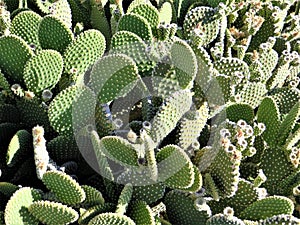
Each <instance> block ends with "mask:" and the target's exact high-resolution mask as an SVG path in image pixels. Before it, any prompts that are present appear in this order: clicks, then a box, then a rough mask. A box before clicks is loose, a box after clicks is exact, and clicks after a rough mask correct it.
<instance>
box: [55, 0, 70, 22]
mask: <svg viewBox="0 0 300 225" xmlns="http://www.w3.org/2000/svg"><path fill="white" fill-rule="evenodd" d="M50 14H52V15H53V16H55V17H56V18H58V19H60V20H61V21H63V22H64V24H66V26H67V27H69V28H72V12H71V8H70V5H69V2H68V0H59V1H55V2H54V3H53V4H52V5H51V10H50Z"/></svg>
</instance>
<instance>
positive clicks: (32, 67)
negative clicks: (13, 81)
mask: <svg viewBox="0 0 300 225" xmlns="http://www.w3.org/2000/svg"><path fill="white" fill-rule="evenodd" d="M62 71H63V58H62V56H61V55H60V54H59V52H57V51H54V50H42V51H40V52H39V53H38V54H37V55H35V56H33V57H31V58H30V60H28V62H27V63H26V65H25V68H24V81H25V84H26V86H27V88H28V89H29V90H30V91H33V92H34V93H36V94H37V93H39V92H41V91H43V90H45V89H47V88H49V89H51V88H53V87H54V86H55V85H56V84H57V83H58V81H59V79H60V77H61V74H62Z"/></svg>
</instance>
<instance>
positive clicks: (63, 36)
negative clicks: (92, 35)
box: [38, 15, 74, 54]
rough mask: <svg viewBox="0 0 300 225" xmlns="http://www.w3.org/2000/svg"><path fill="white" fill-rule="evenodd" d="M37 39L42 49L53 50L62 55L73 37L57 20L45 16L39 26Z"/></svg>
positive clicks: (64, 25)
mask: <svg viewBox="0 0 300 225" xmlns="http://www.w3.org/2000/svg"><path fill="white" fill-rule="evenodd" d="M38 39H39V43H40V45H41V47H42V48H43V49H53V50H56V51H58V52H60V53H61V54H63V53H64V51H65V49H66V47H67V46H68V45H69V44H70V43H71V42H72V41H73V39H74V35H73V33H72V31H71V30H70V29H69V28H68V27H67V26H66V24H64V23H63V22H62V21H61V20H60V19H59V18H57V17H54V16H52V15H47V16H45V17H43V19H42V20H41V22H40V24H39V27H38Z"/></svg>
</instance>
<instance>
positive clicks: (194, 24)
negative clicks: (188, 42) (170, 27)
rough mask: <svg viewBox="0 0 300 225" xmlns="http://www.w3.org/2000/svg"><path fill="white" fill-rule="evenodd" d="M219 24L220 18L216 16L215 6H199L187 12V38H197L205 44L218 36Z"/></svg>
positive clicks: (185, 33)
mask: <svg viewBox="0 0 300 225" xmlns="http://www.w3.org/2000/svg"><path fill="white" fill-rule="evenodd" d="M219 25H220V20H219V19H218V18H216V14H215V10H214V9H213V8H210V7H207V6H199V7H196V8H193V9H191V10H190V11H188V13H187V14H186V16H185V19H184V22H183V30H184V36H185V37H186V38H187V39H193V38H196V39H197V40H199V42H200V43H201V45H203V46H205V45H207V44H209V43H210V42H212V41H213V40H214V39H215V38H216V37H217V35H218V33H219ZM198 33H199V34H198Z"/></svg>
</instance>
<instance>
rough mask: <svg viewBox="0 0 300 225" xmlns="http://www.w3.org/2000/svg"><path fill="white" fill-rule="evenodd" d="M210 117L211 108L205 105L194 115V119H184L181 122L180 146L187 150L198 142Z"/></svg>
mask: <svg viewBox="0 0 300 225" xmlns="http://www.w3.org/2000/svg"><path fill="white" fill-rule="evenodd" d="M208 116H209V108H208V105H207V103H204V104H203V105H202V106H201V107H200V108H199V110H197V111H196V112H195V115H193V117H194V118H191V119H190V118H186V117H185V118H183V119H182V120H181V122H180V131H179V142H178V146H179V147H181V148H182V149H183V150H186V149H187V148H188V147H190V146H191V145H192V144H193V143H195V142H197V138H198V137H199V136H200V132H201V131H202V129H203V128H204V126H205V124H206V122H207V119H208Z"/></svg>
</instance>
